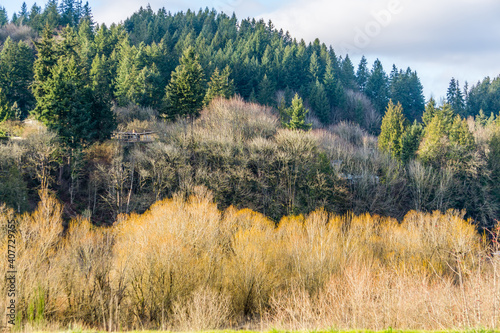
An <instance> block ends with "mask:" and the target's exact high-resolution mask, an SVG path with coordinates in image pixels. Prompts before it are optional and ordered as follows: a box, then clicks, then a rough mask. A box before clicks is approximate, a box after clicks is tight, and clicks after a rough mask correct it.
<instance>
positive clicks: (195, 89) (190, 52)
mask: <svg viewBox="0 0 500 333" xmlns="http://www.w3.org/2000/svg"><path fill="white" fill-rule="evenodd" d="M203 76H204V74H203V68H202V67H201V65H200V63H199V61H198V56H197V55H196V53H195V52H194V49H193V48H192V47H188V48H187V49H186V50H185V51H184V53H183V55H182V58H181V59H180V64H179V66H177V67H176V68H175V71H174V72H173V73H172V77H171V79H170V83H169V84H168V85H167V88H166V95H165V102H166V110H165V111H164V113H163V116H165V117H166V118H170V119H173V118H175V117H176V116H181V117H185V116H187V117H190V118H191V119H193V118H194V117H196V116H198V114H199V112H200V110H201V108H202V107H203V98H204V97H205V87H204V83H205V82H204V78H203Z"/></svg>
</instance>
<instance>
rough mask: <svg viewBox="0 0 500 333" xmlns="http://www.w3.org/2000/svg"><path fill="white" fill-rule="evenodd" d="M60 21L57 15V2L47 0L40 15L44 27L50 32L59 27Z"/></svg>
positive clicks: (55, 0)
mask: <svg viewBox="0 0 500 333" xmlns="http://www.w3.org/2000/svg"><path fill="white" fill-rule="evenodd" d="M60 19H61V16H60V15H59V11H58V9H57V0H49V1H48V2H47V3H46V4H45V9H44V10H43V13H42V21H43V22H45V25H46V26H48V27H49V28H50V30H51V31H52V30H53V29H55V28H56V27H57V26H59V21H60Z"/></svg>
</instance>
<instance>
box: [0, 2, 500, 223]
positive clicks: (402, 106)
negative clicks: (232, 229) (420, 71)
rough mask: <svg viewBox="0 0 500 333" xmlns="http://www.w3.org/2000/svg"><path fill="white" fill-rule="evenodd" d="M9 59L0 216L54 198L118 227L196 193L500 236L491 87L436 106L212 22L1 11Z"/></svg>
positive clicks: (325, 56) (0, 72)
mask: <svg viewBox="0 0 500 333" xmlns="http://www.w3.org/2000/svg"><path fill="white" fill-rule="evenodd" d="M0 42H1V51H0V137H2V138H3V139H5V140H3V141H4V142H2V144H0V157H1V158H0V180H1V181H0V194H1V196H0V198H1V199H0V200H2V201H3V202H5V203H6V204H8V205H10V206H12V207H15V208H16V209H17V210H18V211H24V210H30V209H33V208H34V207H35V204H36V202H37V201H38V190H40V189H42V190H51V191H53V192H55V193H56V194H57V195H58V197H59V198H60V199H61V200H62V201H63V202H65V203H66V206H65V207H66V214H67V215H68V216H70V217H73V216H76V215H78V214H84V215H85V216H90V217H91V218H92V220H93V221H94V222H96V223H104V222H107V223H112V222H114V221H115V220H116V218H117V217H118V216H120V214H122V213H130V212H133V211H137V212H141V211H144V210H145V209H147V207H149V206H150V205H151V204H152V203H154V202H155V201H157V200H159V199H162V198H164V197H167V196H173V195H174V194H175V193H178V192H182V193H184V194H189V193H191V192H192V191H193V189H194V188H195V187H197V186H198V185H203V186H206V187H208V188H209V189H210V190H211V191H213V193H214V197H215V198H216V201H217V203H218V204H219V205H220V206H221V208H225V207H228V206H231V205H234V206H237V207H249V208H252V209H254V210H256V211H259V212H262V213H264V214H266V215H267V216H269V217H271V218H273V219H274V220H276V221H277V220H279V219H280V218H281V217H282V216H284V215H290V214H302V213H308V212H311V211H313V210H314V209H316V208H318V207H325V208H326V209H328V210H329V211H333V212H337V213H346V212H348V211H352V212H355V213H363V212H372V213H377V214H382V215H390V216H395V217H399V218H402V217H403V216H404V215H405V214H406V213H407V212H408V211H409V210H411V209H416V210H421V211H432V210H441V211H445V210H447V209H459V210H462V209H463V210H465V211H466V212H467V214H468V215H467V217H471V218H473V219H474V220H475V221H477V222H478V223H479V224H480V225H481V226H483V227H491V226H492V225H493V224H494V223H495V221H496V219H498V216H499V212H500V194H499V193H500V187H499V182H498V180H499V179H500V168H499V167H498V166H499V165H500V144H499V142H500V121H499V120H498V117H497V114H498V112H499V110H500V79H499V78H496V79H490V78H485V79H484V80H483V81H482V82H478V83H477V84H476V85H473V86H471V87H469V86H468V84H465V86H464V87H463V88H462V87H461V86H460V83H459V82H458V81H456V80H455V79H451V82H450V86H449V88H448V93H447V96H446V100H445V101H443V102H442V103H439V104H438V103H436V101H434V100H433V99H431V100H429V101H428V102H427V103H426V102H425V100H424V96H423V93H422V90H423V89H422V85H421V83H420V80H419V78H418V75H417V73H416V72H415V71H413V70H412V69H410V68H407V69H400V68H398V67H397V66H395V65H393V66H392V69H391V70H390V72H387V71H386V69H384V67H383V65H382V63H381V62H380V61H379V60H378V59H375V60H374V61H373V59H372V60H370V62H371V61H373V64H372V65H370V64H369V63H368V60H367V59H366V58H365V57H363V58H362V59H361V61H360V62H359V64H357V65H355V64H353V63H352V61H351V59H350V58H349V56H348V55H338V54H336V53H335V51H334V48H332V47H331V46H327V45H325V44H323V43H321V41H319V40H318V39H316V40H314V41H313V42H305V41H303V40H301V41H297V40H296V39H294V38H293V37H292V36H290V35H289V34H288V33H286V32H283V31H282V30H279V29H277V28H275V27H274V26H273V24H272V22H268V23H266V22H264V21H262V20H260V21H257V20H255V19H243V20H238V19H237V18H236V17H235V16H234V15H232V16H228V15H226V14H224V13H217V12H216V11H214V10H209V9H205V10H199V11H198V12H192V11H187V12H185V13H183V12H180V13H173V14H172V13H170V12H168V11H167V10H166V9H160V10H159V11H158V12H156V13H155V12H153V11H152V10H151V8H149V7H147V8H141V9H139V10H138V11H137V12H136V13H134V14H133V15H132V16H131V17H130V18H128V19H127V20H125V21H124V22H123V23H122V24H113V25H111V26H110V27H107V26H106V25H104V24H101V25H99V24H96V23H95V22H94V21H93V18H92V10H91V8H90V7H89V5H88V3H87V4H82V2H81V1H75V0H63V1H61V2H58V1H57V0H50V1H49V2H47V3H46V4H45V7H44V8H43V9H42V8H41V7H39V6H37V5H34V6H33V7H32V8H31V9H28V8H27V6H26V4H23V5H22V6H21V9H20V11H19V12H18V13H15V14H14V15H12V18H11V19H9V17H8V16H7V13H6V12H5V9H4V8H0ZM403 68H404V67H403ZM234 96H239V97H236V98H234ZM218 97H223V98H226V99H229V101H228V100H225V101H224V100H220V99H217V98H218ZM212 100H215V102H213V103H211V101H212ZM258 104H260V105H258ZM307 110H309V111H307ZM27 118H28V119H29V121H28V122H21V121H22V120H26V119H27ZM186 119H189V121H186ZM187 124H190V125H191V126H187ZM311 127H312V128H313V131H303V130H308V129H309V128H311ZM285 128H286V129H285ZM288 129H292V130H293V131H290V130H288ZM295 130H296V131H295ZM116 131H122V132H132V133H133V132H141V131H143V132H144V131H147V132H148V133H149V132H155V135H156V137H155V138H154V141H155V142H154V144H149V145H132V146H131V145H125V146H124V145H120V144H118V143H117V142H118V141H117V140H111V136H112V133H113V132H116ZM188 131H189V132H190V135H187V133H188ZM374 135H379V137H378V139H377V138H376V137H374ZM35 153H36V154H35Z"/></svg>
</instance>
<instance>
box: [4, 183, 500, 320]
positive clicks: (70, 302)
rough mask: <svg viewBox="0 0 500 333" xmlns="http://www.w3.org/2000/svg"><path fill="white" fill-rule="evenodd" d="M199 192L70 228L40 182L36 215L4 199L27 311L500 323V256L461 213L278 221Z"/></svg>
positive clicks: (82, 315) (67, 316)
mask: <svg viewBox="0 0 500 333" xmlns="http://www.w3.org/2000/svg"><path fill="white" fill-rule="evenodd" d="M195 192H196V193H198V194H196V195H193V196H191V197H189V198H188V199H185V198H183V197H180V196H174V197H173V198H171V199H165V200H162V201H159V202H157V203H156V204H154V205H153V206H152V207H151V208H150V210H148V211H147V212H146V213H144V214H142V215H136V214H132V215H128V216H121V218H120V219H119V222H117V223H116V224H115V225H114V226H113V227H110V228H97V227H94V226H92V225H91V224H90V223H89V221H88V220H85V219H76V220H73V221H71V222H70V223H69V226H68V228H67V230H65V231H64V232H63V228H62V224H63V223H62V216H61V214H62V207H61V205H60V204H59V203H58V202H57V200H55V199H54V198H52V197H50V196H48V195H46V194H43V195H42V201H41V202H40V205H39V207H38V208H37V210H36V211H35V212H33V213H32V214H25V215H22V216H19V215H16V214H15V213H14V212H13V211H12V210H7V209H4V208H0V225H1V226H2V227H4V226H5V225H6V223H7V222H8V221H12V220H14V221H15V223H16V225H17V226H18V234H17V239H18V241H19V244H18V245H19V247H18V249H17V260H16V265H17V270H18V272H19V281H18V283H19V284H18V286H19V297H18V309H19V316H20V317H19V318H20V320H22V321H23V322H24V323H29V324H37V323H38V324H39V325H44V324H47V323H56V324H58V325H67V324H70V323H81V324H84V325H89V326H96V327H100V328H105V329H108V330H119V329H126V328H162V329H183V330H199V329H214V328H229V327H235V326H236V325H239V324H241V323H242V322H245V321H247V320H249V318H250V320H252V318H254V319H255V318H260V320H262V322H261V323H263V324H264V325H269V326H272V327H282V328H300V329H311V328H326V327H333V326H335V327H339V328H367V329H380V328H384V327H387V326H392V327H395V328H396V327H397V328H412V329H418V328H425V329H440V328H455V327H457V328H458V327H462V328H465V327H471V326H474V327H476V326H477V327H479V326H481V327H489V328H494V327H498V326H499V324H500V323H498V320H497V319H495V318H500V313H499V310H498V306H496V305H495V304H497V305H498V304H500V286H499V285H500V284H499V283H498V281H500V266H498V260H496V259H492V258H488V257H487V255H486V254H487V251H486V250H487V249H486V247H485V245H486V244H485V243H484V242H483V240H482V239H481V237H480V236H479V235H478V234H477V232H476V231H475V229H474V227H473V226H472V225H471V224H470V223H469V222H468V221H465V220H463V218H462V215H461V214H459V213H458V212H455V211H449V212H447V213H446V214H441V213H438V212H435V213H432V214H426V213H419V212H409V213H408V214H407V215H406V217H405V218H404V220H403V221H402V222H401V223H399V222H398V221H396V220H395V219H392V218H385V217H381V216H377V215H370V214H364V215H360V216H356V215H353V214H346V215H344V216H337V215H333V214H330V213H328V212H326V211H325V210H322V209H320V210H317V211H315V212H313V213H311V214H309V215H307V216H302V215H300V216H290V217H285V218H283V219H282V220H281V221H280V223H279V224H278V226H276V225H275V224H274V223H273V222H272V221H271V220H269V219H268V218H266V217H265V216H264V215H262V214H260V213H256V212H254V211H252V210H249V209H242V210H237V209H235V208H233V207H230V208H228V209H226V210H225V211H223V212H221V211H219V210H218V209H217V206H216V204H215V203H214V202H213V198H212V197H211V195H210V194H209V193H207V192H206V191H204V190H201V189H195ZM0 235H1V237H2V238H1V243H0V245H1V248H2V249H4V250H5V249H6V246H7V245H6V244H7V243H6V235H5V233H3V232H2V233H1V234H0ZM0 268H2V269H3V268H5V261H2V262H0ZM2 291H5V284H2ZM488 291H491V292H490V293H489V292H488ZM1 302H4V299H3V298H2V299H0V306H3V305H5V303H1ZM2 304H3V305H2ZM21 317H22V318H21Z"/></svg>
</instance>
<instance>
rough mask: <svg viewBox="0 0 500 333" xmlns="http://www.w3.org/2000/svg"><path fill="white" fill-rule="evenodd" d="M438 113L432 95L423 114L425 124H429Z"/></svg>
mask: <svg viewBox="0 0 500 333" xmlns="http://www.w3.org/2000/svg"><path fill="white" fill-rule="evenodd" d="M436 114H437V108H436V101H435V100H434V98H432V97H431V99H430V100H429V102H427V105H426V106H425V111H424V114H423V115H422V121H423V123H424V125H425V126H427V125H429V123H430V122H431V121H432V119H433V118H434V116H435V115H436Z"/></svg>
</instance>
